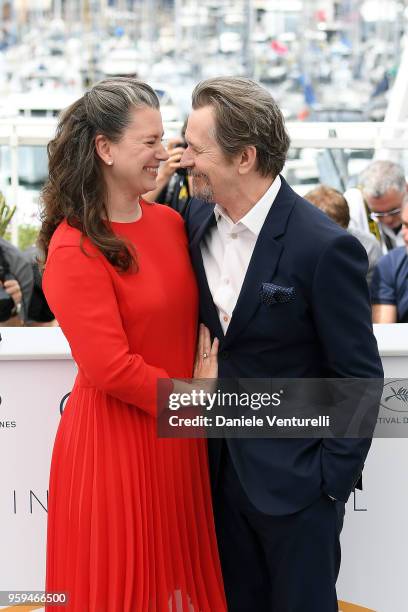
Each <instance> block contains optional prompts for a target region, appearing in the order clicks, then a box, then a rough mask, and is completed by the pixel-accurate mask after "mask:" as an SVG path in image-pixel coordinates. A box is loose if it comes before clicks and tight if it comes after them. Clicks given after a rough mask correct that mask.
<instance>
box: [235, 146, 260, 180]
mask: <svg viewBox="0 0 408 612" xmlns="http://www.w3.org/2000/svg"><path fill="white" fill-rule="evenodd" d="M255 164H256V147H254V146H253V145H250V146H248V147H245V149H244V150H243V151H242V153H241V158H240V160H239V166H238V172H239V173H240V174H248V173H249V172H250V171H251V170H252V169H253V168H254V166H255Z"/></svg>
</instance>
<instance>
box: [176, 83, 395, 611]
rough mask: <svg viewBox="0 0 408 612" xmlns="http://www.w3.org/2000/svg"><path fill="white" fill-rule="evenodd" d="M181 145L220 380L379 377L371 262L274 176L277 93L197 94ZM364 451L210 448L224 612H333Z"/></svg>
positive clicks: (263, 442)
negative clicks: (349, 507)
mask: <svg viewBox="0 0 408 612" xmlns="http://www.w3.org/2000/svg"><path fill="white" fill-rule="evenodd" d="M186 141H187V143H188V148H187V149H186V151H185V153H184V155H183V158H182V160H181V164H182V165H183V166H186V167H188V168H189V169H190V173H191V175H192V177H193V185H194V194H195V196H196V198H197V199H193V200H192V202H191V203H190V205H189V207H188V211H187V215H186V224H187V229H188V232H189V238H190V248H191V256H192V260H193V264H194V267H195V271H196V275H197V279H198V285H199V290H200V316H201V320H202V322H203V323H204V324H205V325H206V326H207V327H208V328H209V329H210V332H211V334H212V336H213V337H218V338H219V340H220V347H219V354H218V360H219V361H218V363H219V376H220V378H241V377H244V378H324V377H331V378H333V377H334V378H342V377H353V378H354V377H356V378H381V377H382V376H383V372H382V366H381V361H380V358H379V354H378V350H377V344H376V341H375V338H374V336H373V331H372V325H371V314H370V301H369V296H368V290H367V285H366V281H365V275H366V272H367V257H366V253H365V251H364V248H363V247H362V246H361V245H360V243H359V242H358V241H357V240H356V239H355V238H353V237H352V236H351V235H349V234H347V233H346V232H345V231H343V230H342V229H341V228H340V227H339V226H337V225H335V224H334V223H333V222H332V221H331V220H329V219H328V218H327V217H326V216H325V215H324V214H323V213H321V212H320V211H319V210H317V209H316V208H314V207H313V206H311V205H310V204H309V203H307V202H306V201H305V200H303V199H302V198H301V197H299V196H298V195H297V194H296V193H295V192H294V191H292V189H291V188H290V187H289V186H288V184H287V183H286V182H285V180H284V179H283V178H282V177H281V176H280V172H281V170H282V168H283V166H284V163H285V158H286V154H287V150H288V147H289V138H288V135H287V133H286V130H285V126H284V121H283V116H282V114H281V112H280V110H279V108H278V107H277V105H276V103H275V102H274V100H273V98H272V97H271V96H270V94H269V93H268V92H267V91H266V90H264V89H263V88H262V87H260V86H259V85H257V84H256V83H254V82H253V81H250V80H249V79H243V78H229V77H228V78H215V79H209V80H207V81H204V82H202V83H200V84H199V85H198V86H197V87H196V88H195V90H194V92H193V110H192V113H191V115H190V118H189V121H188V126H187V131H186ZM211 202H216V204H215V206H214V204H211ZM204 357H205V356H204ZM374 409H375V408H374ZM369 446H370V440H367V439H344V438H343V439H341V438H337V439H335V438H330V439H329V438H325V439H276V438H275V439H227V440H209V456H210V467H211V476H212V483H213V493H214V512H215V520H216V528H217V535H218V542H219V550H220V556H221V563H222V568H223V575H224V581H225V589H226V594H227V600H228V609H229V611H230V612H241V611H242V612H244V611H245V612H249V611H252V610H254V611H256V612H264V611H265V612H266V611H273V612H335V611H336V612H337V597H336V588H335V583H336V579H337V575H338V571H339V566H340V545H339V534H340V530H341V526H342V521H343V515H344V504H345V502H346V501H347V499H348V497H349V495H350V493H351V491H352V490H353V489H354V487H355V486H356V484H357V481H358V480H359V478H360V475H361V471H362V468H363V464H364V460H365V458H366V455H367V452H368V450H369Z"/></svg>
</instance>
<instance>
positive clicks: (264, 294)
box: [261, 283, 296, 306]
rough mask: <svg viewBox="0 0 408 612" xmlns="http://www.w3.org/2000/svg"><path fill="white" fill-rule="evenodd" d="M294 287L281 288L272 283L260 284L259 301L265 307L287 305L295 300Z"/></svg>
mask: <svg viewBox="0 0 408 612" xmlns="http://www.w3.org/2000/svg"><path fill="white" fill-rule="evenodd" d="M295 294H296V291H295V288H294V287H281V286H280V285H274V284H273V283H262V286H261V301H262V302H263V303H264V304H266V305H267V306H271V305H272V304H287V303H288V302H291V301H292V300H294V299H295Z"/></svg>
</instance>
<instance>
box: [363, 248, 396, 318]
mask: <svg viewBox="0 0 408 612" xmlns="http://www.w3.org/2000/svg"><path fill="white" fill-rule="evenodd" d="M394 280H395V279H394V278H393V265H392V259H391V255H390V254H388V255H385V256H384V257H382V258H381V259H380V261H379V262H378V264H377V265H376V267H375V268H374V273H373V280H372V282H371V288H370V290H371V302H372V304H373V309H372V312H373V323H397V321H398V309H397V296H396V293H395V282H394Z"/></svg>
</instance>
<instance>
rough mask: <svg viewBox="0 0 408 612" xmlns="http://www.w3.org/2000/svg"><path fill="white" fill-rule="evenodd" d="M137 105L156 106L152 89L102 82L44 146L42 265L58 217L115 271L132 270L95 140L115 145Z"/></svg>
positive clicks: (132, 82) (132, 254)
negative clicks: (115, 228)
mask: <svg viewBox="0 0 408 612" xmlns="http://www.w3.org/2000/svg"><path fill="white" fill-rule="evenodd" d="M138 107H151V108H156V109H158V108H159V100H158V98H157V95H156V93H155V92H154V90H153V89H152V88H151V87H150V86H149V85H147V84H146V83H143V82H142V81H139V80H137V79H132V78H125V77H117V78H112V79H105V80H103V81H100V82H99V83H97V84H96V85H95V86H94V87H92V89H90V90H89V91H88V92H86V93H85V94H84V95H83V96H82V98H80V99H79V100H77V101H76V102H74V103H73V104H71V106H69V107H68V108H67V109H66V110H65V111H64V112H63V113H62V115H61V116H60V119H59V122H58V126H57V131H56V135H55V138H54V139H53V140H51V141H50V142H49V144H48V147H47V150H48V161H49V177H48V180H47V182H46V183H45V185H44V188H43V190H42V192H41V209H42V210H41V220H42V226H41V230H40V233H39V237H38V246H39V248H40V250H41V252H42V255H43V258H42V260H43V263H45V260H46V258H47V255H48V247H49V243H50V240H51V237H52V235H53V233H54V231H55V230H56V228H57V227H58V225H59V224H60V223H61V221H62V220H63V219H66V221H67V223H68V224H69V225H71V226H72V227H76V228H78V229H79V230H80V231H81V233H82V236H83V237H87V238H88V239H89V240H90V241H91V242H92V243H93V244H94V245H95V246H96V247H97V248H98V249H99V250H100V251H101V252H102V253H103V255H104V256H105V257H106V258H107V260H108V261H109V262H110V263H111V264H112V265H114V266H115V267H116V268H117V269H119V270H121V271H123V272H125V271H128V270H129V269H131V268H133V267H136V268H137V264H136V253H135V251H134V249H133V248H132V246H131V245H130V244H129V243H127V242H126V241H125V240H122V239H121V238H118V237H117V236H115V234H114V233H113V232H112V230H111V228H110V227H109V224H107V223H106V222H105V221H104V219H108V218H109V217H108V211H107V207H106V184H105V180H104V175H103V171H102V166H101V164H102V162H101V160H100V158H99V156H98V154H97V152H96V150H95V137H96V136H97V135H98V134H102V135H104V136H106V138H108V139H109V140H111V141H112V142H119V140H120V139H121V137H122V136H123V133H124V131H125V130H126V128H127V127H128V126H129V124H130V122H131V111H132V110H133V109H134V108H138Z"/></svg>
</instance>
